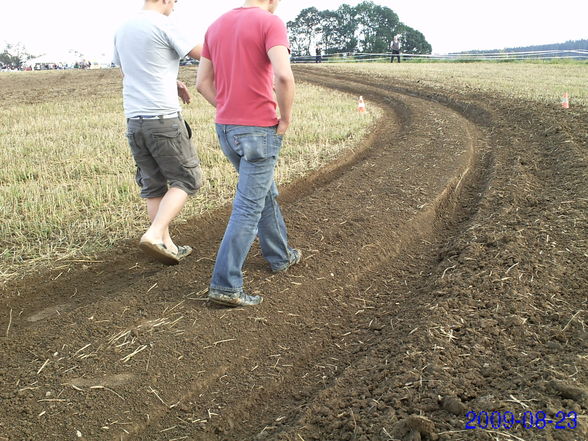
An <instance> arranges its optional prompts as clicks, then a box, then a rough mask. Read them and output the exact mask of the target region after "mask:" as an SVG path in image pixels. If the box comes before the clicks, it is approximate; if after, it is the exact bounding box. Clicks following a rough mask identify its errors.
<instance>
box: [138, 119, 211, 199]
mask: <svg viewBox="0 0 588 441" xmlns="http://www.w3.org/2000/svg"><path fill="white" fill-rule="evenodd" d="M127 138H128V140H129V146H130V147H131V152H132V154H133V158H134V159H135V164H136V165H137V174H136V181H137V184H138V185H139V187H141V193H140V195H141V197H142V198H158V197H162V196H163V195H165V193H166V192H167V190H168V186H169V187H175V188H180V189H182V190H184V191H185V192H186V193H188V194H189V195H192V194H194V193H196V191H197V190H198V189H199V188H200V187H201V186H202V169H201V168H200V160H199V159H198V155H197V153H196V150H195V149H194V147H193V146H192V142H191V141H190V138H189V137H188V130H187V128H186V125H185V124H184V120H183V119H182V117H181V116H180V115H179V114H178V117H174V118H166V119H164V118H144V119H139V118H130V119H127Z"/></svg>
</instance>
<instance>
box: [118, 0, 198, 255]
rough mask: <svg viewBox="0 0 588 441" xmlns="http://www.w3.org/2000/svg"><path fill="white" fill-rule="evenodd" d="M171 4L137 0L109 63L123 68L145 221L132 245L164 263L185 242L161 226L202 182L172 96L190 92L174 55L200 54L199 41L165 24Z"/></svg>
mask: <svg viewBox="0 0 588 441" xmlns="http://www.w3.org/2000/svg"><path fill="white" fill-rule="evenodd" d="M175 2H176V0H145V5H144V7H143V10H142V11H140V12H139V13H138V14H137V15H136V16H135V17H134V18H132V19H130V20H129V21H127V22H126V23H125V24H124V25H123V26H122V27H121V28H120V29H119V30H118V31H117V33H116V36H115V41H114V60H113V62H114V64H116V65H118V66H120V68H121V70H122V73H123V101H124V111H125V116H126V118H127V137H128V141H129V145H130V147H131V151H132V154H133V157H134V159H135V163H136V165H137V174H136V181H137V184H138V185H139V186H140V187H141V197H143V198H145V199H146V201H147V213H148V215H149V218H150V220H151V226H150V227H149V229H148V230H147V231H146V232H145V234H143V236H142V237H141V240H140V242H139V246H140V248H141V249H142V250H143V251H145V252H146V253H147V254H149V255H150V256H152V257H154V258H155V259H157V260H159V261H161V262H163V263H166V264H175V263H178V262H179V261H180V260H181V259H183V258H184V257H186V256H188V255H189V254H190V253H191V252H192V248H190V247H189V246H176V245H175V244H174V242H173V241H172V239H171V237H170V234H169V225H170V223H171V221H172V220H173V219H174V218H175V217H176V216H177V215H178V213H179V212H180V211H181V209H182V208H183V207H184V204H185V203H186V201H187V199H188V196H189V195H192V194H194V193H195V192H196V191H197V190H198V188H200V186H201V185H202V172H201V169H200V161H199V160H198V156H197V154H196V151H195V149H194V147H193V146H192V143H191V142H190V135H189V134H188V127H187V125H186V124H185V122H184V120H183V118H182V115H181V113H180V112H181V107H180V103H179V100H178V95H179V96H180V97H181V98H182V101H183V102H184V103H186V104H187V103H189V102H190V93H189V92H188V89H187V87H186V86H185V84H183V83H182V82H181V81H178V80H177V77H178V71H179V62H180V59H181V58H183V57H184V56H186V55H188V56H190V57H192V58H196V59H200V51H201V49H202V46H201V45H199V44H196V42H194V41H191V40H190V39H187V38H186V37H185V36H183V35H182V34H181V33H180V32H179V31H178V30H177V29H176V28H175V26H174V25H173V23H172V22H171V21H170V19H169V15H170V14H171V13H172V11H173V8H174V4H175Z"/></svg>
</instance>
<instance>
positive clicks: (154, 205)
mask: <svg viewBox="0 0 588 441" xmlns="http://www.w3.org/2000/svg"><path fill="white" fill-rule="evenodd" d="M187 200H188V194H187V193H186V192H185V191H184V190H182V189H179V188H175V187H173V188H170V189H169V190H168V191H167V193H166V194H165V196H163V197H161V198H149V199H147V213H148V214H149V219H150V220H151V226H150V227H149V229H148V230H147V231H146V232H145V234H143V237H141V241H144V240H146V241H149V242H156V243H157V242H163V243H164V244H165V246H166V247H167V249H168V250H170V251H171V252H172V253H176V252H177V251H178V248H177V247H176V245H175V244H174V243H173V241H172V239H171V237H170V235H169V224H170V223H171V221H172V220H173V219H174V218H175V217H176V216H177V215H178V213H179V212H180V210H181V209H182V208H183V207H184V205H185V204H186V201H187Z"/></svg>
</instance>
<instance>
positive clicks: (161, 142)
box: [151, 127, 182, 157]
mask: <svg viewBox="0 0 588 441" xmlns="http://www.w3.org/2000/svg"><path fill="white" fill-rule="evenodd" d="M151 136H152V139H153V146H152V148H151V154H152V155H153V156H154V157H155V156H177V155H178V154H179V153H180V151H181V144H182V131H181V130H180V128H179V127H174V128H172V129H170V130H166V131H161V132H159V131H158V132H152V133H151Z"/></svg>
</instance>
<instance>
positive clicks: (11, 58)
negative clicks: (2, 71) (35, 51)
mask: <svg viewBox="0 0 588 441" xmlns="http://www.w3.org/2000/svg"><path fill="white" fill-rule="evenodd" d="M31 58H35V56H34V55H31V54H29V53H28V52H27V51H26V49H25V47H24V46H23V45H22V43H17V44H14V45H13V44H7V45H6V47H5V48H4V50H3V51H2V52H0V64H3V65H5V66H11V67H14V68H17V69H19V68H21V67H22V65H23V64H24V63H25V62H26V61H27V60H30V59H31Z"/></svg>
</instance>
